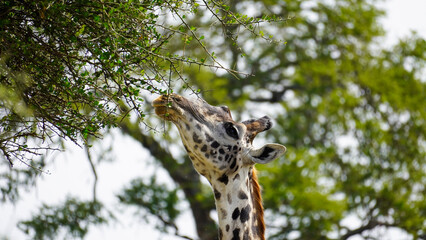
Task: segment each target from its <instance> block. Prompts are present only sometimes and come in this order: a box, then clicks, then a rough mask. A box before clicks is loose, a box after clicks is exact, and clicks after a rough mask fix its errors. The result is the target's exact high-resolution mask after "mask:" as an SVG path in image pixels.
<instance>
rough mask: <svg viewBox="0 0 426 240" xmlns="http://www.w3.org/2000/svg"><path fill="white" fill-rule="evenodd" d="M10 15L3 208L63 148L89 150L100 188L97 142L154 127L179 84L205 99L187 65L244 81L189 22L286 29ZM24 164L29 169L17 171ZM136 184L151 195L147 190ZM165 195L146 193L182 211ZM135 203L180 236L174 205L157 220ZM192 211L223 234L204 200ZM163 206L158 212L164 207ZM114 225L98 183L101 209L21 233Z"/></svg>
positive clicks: (5, 38) (123, 14)
mask: <svg viewBox="0 0 426 240" xmlns="http://www.w3.org/2000/svg"><path fill="white" fill-rule="evenodd" d="M0 9H1V11H0V12H1V13H0V42H1V47H0V73H1V75H0V104H1V105H0V106H1V112H0V114H1V119H0V129H1V130H0V150H1V152H2V155H1V157H2V159H3V160H4V161H2V163H1V164H2V165H5V164H6V163H7V164H8V165H9V166H10V169H6V168H2V173H1V176H2V179H4V180H5V181H4V184H3V183H2V185H1V186H0V189H1V193H2V200H3V201H8V200H10V201H16V200H18V198H19V189H21V188H22V187H24V186H25V185H30V184H31V183H32V182H33V181H34V180H35V179H36V178H37V176H38V175H39V174H40V173H43V169H44V167H45V164H46V163H45V161H44V153H45V152H46V151H49V150H56V149H61V144H60V143H61V142H62V141H63V140H71V141H72V142H74V143H76V144H78V145H84V146H85V147H86V148H87V153H88V160H89V162H90V163H91V166H92V167H93V173H94V176H95V178H96V168H95V164H94V163H93V161H92V158H91V155H90V151H89V150H88V147H90V144H89V141H91V140H90V139H92V138H99V137H101V132H102V131H105V129H108V128H111V127H117V126H121V127H122V129H123V131H124V132H126V131H128V133H129V134H130V130H133V131H134V130H136V129H138V127H139V124H140V123H143V124H146V123H147V121H144V117H145V115H144V107H145V101H146V99H145V97H146V96H147V95H149V94H154V93H156V94H166V93H168V92H171V91H173V89H172V88H170V83H171V82H174V81H176V80H174V81H172V79H178V81H179V84H180V85H181V86H182V87H184V88H186V89H190V90H191V91H194V92H195V90H194V89H192V87H191V85H189V84H187V80H186V79H185V77H184V76H182V73H181V68H182V67H183V65H185V64H192V65H197V66H200V67H208V68H210V69H216V70H218V69H221V70H224V71H225V72H228V73H229V74H231V75H234V76H237V75H236V74H237V72H236V71H234V70H232V68H229V67H226V66H224V65H222V63H221V62H220V61H218V60H217V57H216V55H215V53H214V52H212V51H211V50H210V49H209V47H208V44H207V41H206V39H205V37H204V36H203V35H202V34H203V33H202V32H200V31H199V30H198V29H197V28H198V24H189V22H188V21H187V20H186V18H187V17H189V15H196V14H202V15H204V16H205V17H207V16H210V17H211V18H213V19H216V21H217V24H218V25H221V26H224V25H232V24H236V23H238V24H242V25H243V26H244V28H246V29H248V31H249V32H250V33H251V34H253V35H256V36H258V37H261V38H265V37H264V36H263V35H262V34H260V33H259V32H258V31H256V30H255V29H254V27H253V26H255V25H256V24H259V23H260V22H267V21H270V20H274V21H276V19H273V18H270V17H262V18H259V19H255V18H248V17H247V16H244V15H240V14H237V13H234V12H231V11H230V10H229V7H228V6H227V5H226V4H224V3H222V2H215V1H201V2H193V1H167V0H166V1H80V0H75V1H65V2H55V1H48V0H46V1H2V3H1V4H0ZM220 12H222V13H223V12H226V15H225V14H218V13H220ZM265 39H266V38H265ZM231 40H232V39H231ZM175 42H180V43H183V44H184V45H187V44H190V43H191V44H195V45H196V46H197V48H198V49H200V52H198V54H201V55H202V56H201V57H194V56H195V55H191V54H187V52H186V51H182V50H180V51H173V50H172V49H173V47H171V46H173V45H172V43H173V44H174V43H175ZM183 49H185V48H183ZM130 115H134V116H135V117H136V118H137V119H138V122H137V123H131V122H130V121H129V119H127V118H128V117H129V116H130ZM132 124H134V125H132ZM131 127H133V128H131ZM132 134H133V136H134V137H140V138H139V141H141V143H142V144H144V146H145V147H148V148H149V149H151V151H152V152H153V154H154V152H155V154H154V156H156V157H157V158H158V159H159V161H162V162H164V163H168V164H169V165H168V166H172V167H173V166H175V165H176V164H174V165H173V161H174V159H173V158H172V157H171V156H170V154H167V151H164V150H163V149H161V146H160V145H159V144H158V142H157V140H155V139H154V138H152V137H150V136H149V135H137V133H135V132H132ZM159 152H165V153H166V154H159ZM158 154H159V155H158ZM37 156H39V157H37ZM16 161H19V162H21V163H24V164H25V165H26V166H27V167H25V168H20V167H14V165H15V162H16ZM170 163H171V164H170ZM175 171H176V170H175ZM176 172H177V171H176ZM171 175H172V176H174V175H173V172H171ZM196 176H197V175H196V174H195V172H194V171H193V170H192V171H191V172H190V173H189V175H187V176H186V178H187V179H185V181H190V180H191V179H193V178H197V179H196V180H195V181H193V182H194V184H193V186H188V187H183V190H184V192H185V194H186V195H187V197H188V198H190V197H191V196H193V195H194V193H195V192H199V191H198V190H200V189H201V187H202V184H201V183H200V181H199V179H198V177H196ZM174 178H175V180H176V181H177V182H178V183H180V182H183V181H184V180H182V174H181V173H179V174H178V175H177V176H174ZM153 183H155V182H152V184H151V185H149V186H154V185H153ZM134 184H136V185H137V186H138V187H139V188H147V186H145V185H144V184H143V183H139V185H138V183H136V182H134ZM134 187H135V186H134ZM154 187H155V186H154ZM160 189H161V188H159V187H157V188H152V189H148V190H146V191H144V190H143V189H141V191H139V192H144V193H147V191H148V192H150V193H151V194H153V197H154V198H155V197H156V196H157V197H158V199H163V198H164V194H165V195H167V196H168V197H169V198H167V199H168V200H169V201H171V203H170V204H173V203H175V200H174V201H173V199H174V198H175V194H173V193H168V191H166V192H164V193H162V192H161V190H160ZM130 193H134V191H133V192H132V191H131V190H128V191H125V192H124V194H123V195H122V196H119V198H120V200H121V201H123V203H134V201H136V202H137V203H138V204H139V205H141V206H143V207H146V208H148V210H149V211H150V212H151V213H153V214H154V213H156V214H157V216H159V218H160V219H161V220H162V221H163V222H164V223H165V225H167V226H172V227H174V225H173V220H174V219H175V217H174V216H175V215H176V213H173V211H174V210H173V206H172V205H171V206H169V205H170V204H166V205H167V206H168V207H167V208H166V209H165V210H164V212H162V211H160V212H156V211H157V210H155V209H156V207H152V206H153V205H149V204H148V203H143V202H140V199H139V201H138V199H135V197H134V196H133V195H131V196H129V197H127V195H128V194H130ZM126 194H127V195H126ZM190 202H191V206H192V207H193V208H194V209H202V210H203V209H206V211H204V212H203V214H194V215H195V217H196V218H197V216H199V217H200V220H201V221H200V227H203V226H202V225H203V224H204V225H206V226H209V225H210V227H209V228H210V230H207V231H205V232H206V233H205V234H204V235H205V236H206V237H204V235H203V233H201V232H200V236H201V237H202V238H203V239H210V238H213V236H215V235H216V233H212V232H213V230H212V229H213V227H214V226H213V221H212V220H211V219H210V217H209V210H210V206H209V207H204V206H202V204H201V202H202V201H200V200H197V201H195V202H194V201H191V200H190ZM162 203H163V202H161V201H160V200H159V203H157V202H155V204H158V205H157V207H161V206H162V205H161V204H162ZM150 206H151V207H150ZM70 209H73V211H70ZM174 212H176V211H174ZM194 212H195V213H197V212H196V211H194ZM161 213H163V215H162V214H161ZM70 219H71V220H70ZM107 220H108V217H107V216H106V214H104V212H103V206H102V203H101V202H99V201H97V198H96V181H95V186H94V196H93V201H91V202H81V201H78V200H77V199H75V198H70V199H68V200H67V201H66V202H65V203H64V204H63V205H62V206H47V205H45V206H43V207H41V209H40V213H39V214H38V215H37V216H34V218H33V219H32V220H29V221H24V222H22V224H21V225H20V227H21V228H22V229H23V230H24V231H26V232H29V231H30V230H34V231H33V232H31V234H33V237H35V238H46V237H47V238H55V236H56V235H57V232H58V229H64V228H65V229H67V231H68V232H69V233H70V234H72V235H73V236H79V237H83V236H84V235H85V234H86V233H87V229H88V226H89V225H90V224H99V223H104V222H106V221H107ZM209 228H207V229H209ZM200 229H201V228H200ZM176 234H178V233H176Z"/></svg>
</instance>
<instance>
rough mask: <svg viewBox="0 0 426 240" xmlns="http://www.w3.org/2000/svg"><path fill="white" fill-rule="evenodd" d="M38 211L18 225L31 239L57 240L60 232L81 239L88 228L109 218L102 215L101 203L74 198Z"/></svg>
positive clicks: (46, 206) (43, 207) (44, 206)
mask: <svg viewBox="0 0 426 240" xmlns="http://www.w3.org/2000/svg"><path fill="white" fill-rule="evenodd" d="M39 210H40V212H39V213H37V214H36V215H34V216H33V217H32V219H31V220H28V221H22V222H20V224H19V228H20V229H21V230H22V231H24V232H26V233H27V234H28V235H31V239H58V237H59V234H60V233H61V231H60V230H65V231H64V233H66V234H69V235H70V236H72V237H73V238H83V237H84V236H85V235H86V234H87V232H88V230H89V226H91V225H99V224H104V223H106V222H107V219H108V218H110V217H111V216H107V215H106V214H105V213H103V210H102V204H101V203H99V202H93V201H90V202H83V201H79V200H77V199H75V198H68V199H67V200H66V201H65V203H64V204H63V205H62V206H48V205H43V206H42V207H41V208H40V209H39Z"/></svg>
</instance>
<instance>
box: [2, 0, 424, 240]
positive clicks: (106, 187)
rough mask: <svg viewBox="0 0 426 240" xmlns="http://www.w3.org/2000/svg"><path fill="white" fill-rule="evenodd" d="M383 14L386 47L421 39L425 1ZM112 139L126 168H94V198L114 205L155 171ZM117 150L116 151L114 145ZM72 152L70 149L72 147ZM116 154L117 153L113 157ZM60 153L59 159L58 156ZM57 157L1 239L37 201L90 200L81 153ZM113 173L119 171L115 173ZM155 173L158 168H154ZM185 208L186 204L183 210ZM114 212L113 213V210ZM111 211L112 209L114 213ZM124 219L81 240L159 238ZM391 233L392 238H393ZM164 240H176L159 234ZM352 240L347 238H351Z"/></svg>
mask: <svg viewBox="0 0 426 240" xmlns="http://www.w3.org/2000/svg"><path fill="white" fill-rule="evenodd" d="M383 6H384V7H385V8H386V10H387V17H386V18H385V19H383V21H382V22H383V24H384V27H385V30H386V31H387V32H388V35H387V36H388V37H387V41H386V44H387V45H390V44H392V43H395V42H396V41H397V39H398V38H401V37H405V36H408V35H409V33H410V31H411V30H416V31H417V32H418V33H419V34H420V35H421V36H423V37H424V38H426V0H390V1H386V3H384V5H383ZM115 141H117V142H120V145H123V146H122V148H124V149H127V150H126V152H124V153H120V154H121V155H120V159H121V158H123V159H124V160H123V159H122V160H120V161H119V162H120V163H123V162H126V163H127V164H126V165H125V166H122V165H120V166H114V164H109V165H108V164H104V165H107V166H103V167H100V169H98V173H100V176H99V179H100V180H99V181H100V182H99V185H98V196H106V195H109V197H108V198H107V199H106V202H107V203H109V204H113V202H111V201H114V200H113V199H114V195H115V194H117V191H118V190H119V189H121V187H122V186H123V184H125V183H128V182H129V181H130V180H131V179H133V178H134V177H137V176H139V175H141V176H142V174H140V173H142V172H143V171H147V168H149V171H154V167H153V166H148V165H145V164H143V163H141V161H140V158H141V157H140V156H143V155H144V154H145V155H148V153H146V152H144V150H143V149H141V148H140V146H139V144H137V143H135V142H134V141H132V140H130V139H128V138H126V139H122V138H121V137H120V138H116V139H115ZM118 148H120V147H118ZM74 149H75V148H74ZM116 154H118V153H116ZM59 155H61V156H59ZM54 157H57V158H58V159H57V161H56V162H55V164H53V165H51V166H50V167H49V168H50V172H51V174H50V175H46V176H44V178H43V181H41V182H40V184H39V185H38V187H37V190H36V191H32V192H30V193H28V194H26V195H25V197H24V199H23V200H22V201H20V202H19V203H18V204H17V205H15V206H13V205H11V204H4V205H0V213H1V216H0V237H3V236H6V237H9V238H10V239H14V240H21V239H22V240H23V239H27V238H26V236H25V235H23V234H22V233H21V232H20V231H19V230H18V229H17V228H16V227H15V226H16V221H19V220H23V219H28V217H29V216H30V214H31V213H35V212H36V210H37V207H38V206H40V204H41V203H57V201H59V200H64V199H65V197H66V194H76V193H79V194H81V196H82V199H90V196H91V187H88V186H90V185H91V184H92V181H93V177H92V174H91V172H90V167H89V165H88V162H87V160H85V155H84V152H83V151H82V150H79V149H76V150H74V151H72V152H71V153H66V154H56V155H54V156H51V157H50V158H54ZM117 169H120V171H119V172H118V171H117ZM157 171H158V170H157ZM119 173H126V174H125V176H122V177H120V179H117V175H120V174H119ZM182 208H183V209H187V206H185V205H184V206H182ZM112 210H113V209H112ZM115 211H116V210H115ZM128 216H129V218H128V219H120V221H121V222H120V223H112V224H111V225H110V226H104V227H102V228H101V229H96V230H95V229H93V230H95V231H90V232H89V234H88V236H87V237H86V239H89V240H97V239H102V240H104V239H111V240H112V239H127V240H133V239H158V237H159V236H160V235H159V233H158V232H156V231H154V230H152V229H153V227H152V226H146V224H145V223H143V222H141V221H137V220H136V219H137V218H134V217H133V216H132V211H129V214H128ZM178 221H179V223H178V224H179V227H181V228H182V233H183V234H188V235H189V236H194V234H195V229H194V223H193V219H192V218H191V216H190V215H189V213H188V212H187V213H185V214H183V216H182V217H180V218H179V219H178ZM395 234H396V235H395ZM395 234H394V233H392V234H388V235H386V239H385V240H397V239H398V240H400V239H404V236H402V237H401V236H399V235H398V233H395ZM163 239H168V240H170V239H179V238H171V237H170V236H164V235H163ZM355 239H356V238H351V240H355Z"/></svg>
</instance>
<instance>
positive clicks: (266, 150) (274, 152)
mask: <svg viewBox="0 0 426 240" xmlns="http://www.w3.org/2000/svg"><path fill="white" fill-rule="evenodd" d="M286 150H287V149H286V148H285V147H284V146H283V145H281V144H276V143H268V144H265V145H264V146H263V147H261V148H259V149H252V150H250V152H249V156H250V158H251V160H252V161H253V162H254V163H261V164H265V163H269V162H271V161H272V160H274V159H277V158H279V157H281V156H282V155H283V154H284V153H285V151H286Z"/></svg>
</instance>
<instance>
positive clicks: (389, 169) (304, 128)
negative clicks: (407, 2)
mask: <svg viewBox="0 0 426 240" xmlns="http://www.w3.org/2000/svg"><path fill="white" fill-rule="evenodd" d="M0 4H1V5H0V9H1V11H0V43H1V45H0V51H1V52H0V149H1V151H0V152H1V153H2V155H1V156H2V157H3V160H4V161H2V163H0V164H3V165H12V164H13V163H14V161H16V160H17V159H19V160H22V161H25V162H26V163H28V164H29V165H31V166H33V167H35V168H41V169H43V168H44V167H45V164H46V163H45V161H44V159H43V155H41V158H35V157H32V156H33V155H32V154H31V153H36V154H37V153H38V154H42V153H43V152H41V151H40V150H41V149H43V148H55V147H56V146H55V145H51V144H52V143H55V142H58V141H59V140H60V139H71V140H72V141H74V142H76V143H78V144H84V145H85V146H86V147H88V145H91V144H95V145H96V144H102V142H101V141H102V140H101V139H96V138H93V137H92V136H96V137H98V136H100V135H101V134H109V132H108V131H107V129H108V128H110V127H118V128H119V129H120V130H121V132H122V133H123V134H125V135H127V136H130V137H132V138H133V139H134V140H135V141H137V142H139V143H140V144H141V145H142V146H143V147H144V148H146V149H147V150H148V151H149V152H150V154H151V155H152V157H153V158H154V159H155V161H156V162H157V164H158V165H159V166H161V167H162V168H164V169H165V170H166V171H167V172H168V173H169V175H170V178H171V179H172V181H173V182H174V183H175V184H176V185H175V187H176V188H175V189H172V188H166V187H164V185H162V184H161V183H160V182H158V181H157V180H156V178H155V176H151V177H150V178H145V179H135V180H134V181H132V182H131V183H129V185H128V186H125V187H124V188H123V191H122V192H121V193H118V194H117V199H118V201H119V202H120V204H121V205H123V206H135V207H137V208H138V209H141V212H139V213H141V214H138V216H141V217H142V219H146V216H157V217H158V219H159V222H160V224H159V225H158V226H157V227H158V229H160V231H162V232H169V233H170V234H174V235H177V236H180V237H182V238H188V237H187V236H182V235H181V234H180V233H179V229H178V224H177V223H176V219H177V216H178V215H179V214H180V211H179V210H178V208H177V207H176V206H177V205H176V204H177V203H178V202H179V201H183V200H185V201H187V202H188V203H189V206H190V208H191V211H192V214H193V217H194V219H195V222H196V228H197V234H198V236H199V237H200V239H203V240H204V239H217V233H216V229H215V223H214V220H213V219H212V218H211V217H210V212H211V211H212V210H213V209H214V202H213V196H212V195H211V192H210V189H208V187H207V186H205V185H204V184H203V183H202V182H201V181H200V178H199V176H198V175H197V173H195V172H194V170H193V168H192V166H191V163H190V161H189V159H188V158H187V157H186V156H185V154H184V153H183V152H182V153H181V154H177V155H176V154H171V150H170V149H171V148H174V147H176V146H177V147H176V148H177V149H182V147H181V145H180V144H179V139H178V138H177V137H176V132H175V130H174V129H173V128H171V127H169V126H168V125H166V124H164V123H159V121H158V119H155V118H151V117H147V116H148V115H147V113H149V111H150V110H149V109H150V108H149V103H147V99H150V95H151V94H166V93H169V92H172V91H175V92H182V91H185V90H189V91H187V93H188V92H189V93H193V92H194V93H197V94H200V95H201V96H202V97H203V98H205V99H206V100H207V101H208V102H209V103H211V104H215V105H228V106H229V107H230V109H231V111H233V115H234V117H235V118H236V119H241V118H243V117H246V116H260V115H259V114H269V115H270V117H271V118H272V119H274V120H275V127H274V129H273V131H272V132H271V133H269V135H267V136H266V140H270V141H273V142H279V143H282V144H284V145H286V147H287V149H288V151H287V155H286V156H285V157H284V158H281V159H278V160H276V161H275V162H273V163H272V164H270V165H268V166H263V167H259V168H260V183H261V184H262V185H263V189H264V192H263V196H264V204H265V208H266V209H267V211H266V222H267V228H268V239H289V238H295V239H349V238H350V237H352V236H361V237H364V238H365V239H380V238H381V236H377V235H375V234H374V231H375V230H376V229H377V228H398V229H400V230H402V231H404V232H406V233H407V234H409V235H411V236H412V237H413V238H414V239H424V238H425V236H426V228H425V224H424V223H425V219H426V212H425V209H426V205H425V204H426V201H425V198H424V192H425V187H424V186H425V185H426V173H425V169H426V166H425V164H426V162H425V159H426V140H425V135H426V127H425V126H426V124H425V119H426V109H425V108H424V107H423V105H424V101H425V96H426V94H425V90H426V85H425V81H426V80H425V78H424V73H425V63H426V61H425V60H426V51H425V49H426V41H425V39H423V38H421V37H420V36H418V35H416V34H413V35H411V36H410V37H408V38H406V39H401V40H400V41H399V42H398V43H397V44H395V45H394V46H392V47H389V48H384V47H383V46H381V41H383V34H384V31H383V29H382V27H381V25H380V23H379V19H380V18H381V17H382V16H383V14H384V12H383V11H382V10H380V9H378V7H377V6H378V5H377V4H378V1H375V0H356V1H355V0H343V1H303V0H300V1H295V0H280V1H274V0H272V1H243V0H242V1H228V2H221V1H168V0H166V1H78V0H76V1H66V2H61V3H58V2H51V1H8V0H6V1H3V2H2V3H0ZM283 19H286V21H284V20H283ZM274 39H278V40H282V41H284V42H285V43H286V44H283V42H280V41H276V40H274ZM259 111H261V112H259ZM163 124H164V125H165V126H166V128H165V129H166V130H165V131H164V133H165V134H164V135H162V136H160V135H159V134H157V135H156V134H153V131H146V127H144V125H149V126H152V125H154V126H155V125H159V126H160V125H163ZM34 146H36V147H34ZM87 153H88V160H89V161H90V162H91V163H94V164H92V166H93V172H94V176H95V179H97V175H96V165H97V164H100V163H97V162H95V161H93V160H92V159H91V157H90V156H91V154H90V151H89V150H88V151H87ZM92 155H95V153H92ZM1 171H2V172H1V173H0V174H1V175H0V177H1V178H2V180H3V179H5V181H4V182H5V183H6V184H3V185H0V188H1V191H2V198H3V200H6V199H13V200H17V198H18V193H19V189H20V188H21V187H22V186H24V185H26V184H29V183H32V181H33V179H35V178H36V176H37V175H38V174H40V172H39V171H36V170H35V169H32V168H24V169H20V168H11V169H6V168H5V169H4V170H1ZM94 189H96V181H95V186H94ZM94 192H96V191H94ZM179 192H180V193H182V194H180V195H179V194H178V193H179ZM94 196H95V197H94V199H93V201H88V202H84V201H82V202H79V201H78V200H76V199H75V198H69V199H68V200H67V201H66V202H65V203H64V204H63V206H61V205H56V206H47V205H46V206H41V207H40V211H39V212H38V214H36V215H35V216H34V217H33V218H32V219H30V220H26V221H23V222H21V224H20V228H21V229H22V230H24V231H26V232H28V233H29V234H30V235H31V236H32V237H36V238H39V239H45V238H55V234H54V233H55V232H56V231H57V230H58V229H59V228H61V229H68V230H66V231H68V232H69V233H70V234H71V235H73V236H76V237H84V236H85V234H86V232H87V229H88V226H89V225H96V224H103V223H105V222H108V221H111V216H110V215H108V214H107V213H106V210H105V207H104V205H103V204H102V202H101V200H99V199H100V198H99V196H98V198H96V194H94ZM147 196H150V197H149V198H147ZM179 196H184V199H181V197H179ZM150 199H155V202H154V200H153V201H151V202H150ZM69 208H73V209H78V211H77V210H76V211H73V212H69V211H67V209H69ZM59 212H61V213H63V214H68V216H70V217H69V219H74V220H75V221H65V220H66V219H67V218H55V216H56V215H58V213H59ZM111 214H112V215H113V213H111ZM348 216H351V217H355V218H357V219H359V222H360V225H357V226H352V225H347V223H346V222H345V221H344V220H345V219H347V218H348ZM64 219H65V220H64ZM76 223H79V224H80V225H79V227H76V226H75V225H73V224H76Z"/></svg>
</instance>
